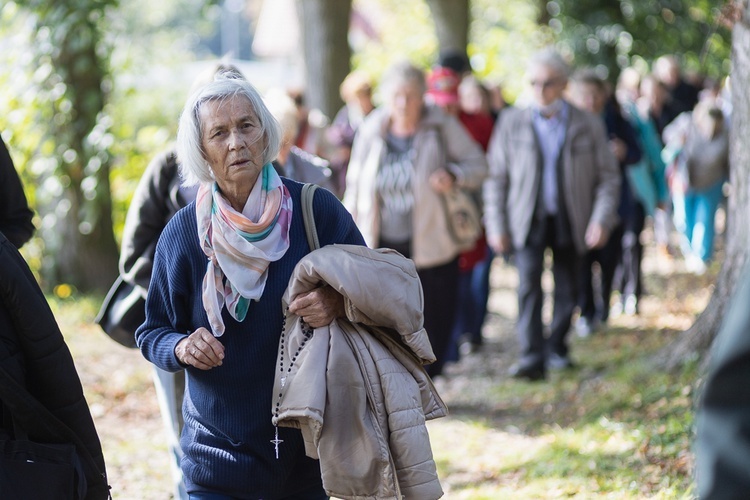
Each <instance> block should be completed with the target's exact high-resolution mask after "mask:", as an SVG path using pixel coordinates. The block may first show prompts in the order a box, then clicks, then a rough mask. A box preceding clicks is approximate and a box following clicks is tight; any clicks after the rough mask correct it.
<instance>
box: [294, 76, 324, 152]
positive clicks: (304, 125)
mask: <svg viewBox="0 0 750 500" xmlns="http://www.w3.org/2000/svg"><path fill="white" fill-rule="evenodd" d="M287 93H288V94H289V97H291V98H292V100H293V101H294V104H295V106H296V107H297V137H296V138H295V139H294V145H295V146H297V147H298V148H300V149H301V150H303V151H307V152H308V153H312V154H314V155H316V156H320V157H322V158H326V159H327V158H328V157H329V155H328V152H327V147H326V144H325V130H326V128H327V127H328V125H329V119H328V117H327V116H326V115H325V114H324V113H323V112H322V111H321V110H319V109H316V108H310V107H309V106H308V105H307V102H306V100H305V91H304V89H298V88H290V89H287Z"/></svg>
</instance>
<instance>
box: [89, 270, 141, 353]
mask: <svg viewBox="0 0 750 500" xmlns="http://www.w3.org/2000/svg"><path fill="white" fill-rule="evenodd" d="M95 321H96V323H98V324H99V326H101V327H102V330H104V333H106V334H107V335H109V337H110V338H111V339H112V340H114V341H115V342H117V343H118V344H121V345H124V346H125V347H136V345H135V331H136V330H137V329H138V327H139V326H141V325H142V324H143V322H144V321H146V299H145V298H144V297H143V294H142V293H141V290H140V288H139V287H137V286H135V285H133V284H131V283H128V282H127V281H125V280H124V279H122V276H118V277H117V280H115V282H114V284H113V285H112V287H111V288H110V289H109V292H108V293H107V296H106V297H105V298H104V302H102V307H101V308H100V309H99V314H97V316H96V319H95Z"/></svg>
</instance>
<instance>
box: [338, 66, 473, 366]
mask: <svg viewBox="0 0 750 500" xmlns="http://www.w3.org/2000/svg"><path fill="white" fill-rule="evenodd" d="M380 88H381V90H382V92H383V95H384V98H385V105H384V106H383V107H381V108H378V109H376V110H375V111H373V112H372V113H371V114H370V116H368V117H367V119H366V120H365V121H364V123H363V124H362V125H361V126H360V128H359V130H358V131H357V136H356V137H355V139H354V145H353V147H352V158H351V161H350V163H349V170H348V172H347V179H346V192H345V194H344V205H345V206H346V207H347V209H348V210H349V211H350V213H351V214H352V215H353V217H354V220H355V222H356V223H357V226H358V227H359V228H360V230H361V231H362V234H363V236H364V238H365V241H367V243H368V245H370V246H373V247H388V248H393V249H395V250H397V251H398V252H400V253H401V254H403V255H404V256H406V257H409V258H411V259H412V260H414V263H415V264H416V267H417V271H418V273H419V278H420V280H421V281H422V286H423V289H424V302H425V306H424V324H425V329H426V330H427V333H428V335H429V337H430V343H431V344H432V347H433V350H434V352H435V355H436V357H437V362H435V363H433V364H431V365H429V366H428V367H427V372H428V373H429V374H430V375H431V376H437V375H440V374H441V373H442V369H443V365H444V363H445V358H446V352H447V349H448V345H449V342H450V338H451V329H452V326H453V322H454V318H455V310H456V309H455V308H456V303H457V293H456V292H457V285H458V277H459V267H458V257H459V254H460V253H461V251H462V248H460V246H459V245H458V244H457V243H456V242H455V241H454V240H453V239H452V237H451V235H450V230H449V227H448V224H449V221H448V218H447V214H446V213H445V211H444V210H443V204H442V199H441V196H442V194H443V193H447V192H448V191H449V190H451V189H453V188H454V186H460V187H462V188H466V189H477V188H478V187H479V186H480V183H481V182H482V179H483V178H484V176H485V174H486V170H487V163H486V160H485V158H484V155H483V154H482V150H481V148H480V147H479V145H478V144H477V143H476V142H475V141H474V140H473V139H472V138H471V136H469V134H468V133H467V132H466V131H465V129H464V127H463V126H462V125H461V123H460V122H459V121H458V120H457V119H456V118H454V117H453V116H451V115H448V114H446V113H445V112H444V111H443V110H442V109H440V108H438V107H435V106H431V105H425V99H424V94H425V91H426V83H425V75H424V73H423V72H422V70H420V69H418V68H416V67H414V66H413V65H412V64H410V63H407V62H402V63H397V64H394V65H393V66H391V67H390V68H389V70H388V71H387V72H386V74H385V75H384V77H383V79H382V81H381V83H380Z"/></svg>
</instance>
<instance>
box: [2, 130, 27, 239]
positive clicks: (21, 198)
mask: <svg viewBox="0 0 750 500" xmlns="http://www.w3.org/2000/svg"><path fill="white" fill-rule="evenodd" d="M33 217H34V213H33V212H32V211H31V209H30V208H29V204H28V203H27V202H26V195H25V194H24V192H23V185H22V184H21V179H19V178H18V173H17V172H16V168H15V166H13V160H12V159H11V158H10V153H8V149H7V148H6V147H5V143H4V142H3V141H2V139H0V232H2V233H3V234H5V236H6V237H7V238H8V239H9V240H10V241H11V243H13V244H14V245H15V246H16V247H18V248H21V246H22V245H23V244H24V243H26V242H27V241H29V238H31V235H32V234H34V224H32V222H31V219H32V218H33Z"/></svg>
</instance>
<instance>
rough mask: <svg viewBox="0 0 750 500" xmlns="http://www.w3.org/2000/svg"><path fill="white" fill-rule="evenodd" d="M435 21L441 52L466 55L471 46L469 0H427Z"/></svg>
mask: <svg viewBox="0 0 750 500" xmlns="http://www.w3.org/2000/svg"><path fill="white" fill-rule="evenodd" d="M427 5H429V7H430V11H431V12H432V18H433V19H434V20H435V32H436V34H437V39H438V46H439V48H440V52H445V51H455V50H457V51H460V52H462V53H464V54H465V53H466V46H467V45H468V44H469V0H427Z"/></svg>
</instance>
